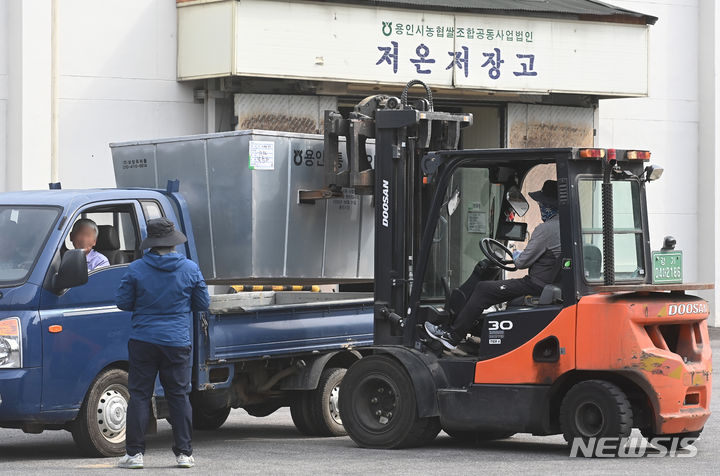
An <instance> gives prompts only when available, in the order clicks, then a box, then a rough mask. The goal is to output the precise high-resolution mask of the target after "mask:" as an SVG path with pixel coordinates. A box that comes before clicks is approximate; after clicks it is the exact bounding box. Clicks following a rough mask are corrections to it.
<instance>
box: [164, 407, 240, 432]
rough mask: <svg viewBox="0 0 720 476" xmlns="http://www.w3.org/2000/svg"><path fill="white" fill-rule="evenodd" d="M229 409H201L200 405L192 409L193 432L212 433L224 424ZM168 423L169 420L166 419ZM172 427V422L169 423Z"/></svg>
mask: <svg viewBox="0 0 720 476" xmlns="http://www.w3.org/2000/svg"><path fill="white" fill-rule="evenodd" d="M230 410H231V408H230V407H226V408H203V407H202V406H200V405H197V406H195V405H193V407H192V426H193V429H195V430H200V431H212V430H217V429H218V428H220V427H221V426H223V424H224V423H225V420H227V418H228V415H230ZM168 421H170V419H168ZM170 424H171V425H172V422H170Z"/></svg>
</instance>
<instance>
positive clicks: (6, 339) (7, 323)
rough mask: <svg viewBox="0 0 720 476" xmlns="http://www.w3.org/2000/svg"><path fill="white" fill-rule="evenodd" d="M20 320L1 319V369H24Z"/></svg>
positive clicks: (12, 318) (14, 318) (13, 318)
mask: <svg viewBox="0 0 720 476" xmlns="http://www.w3.org/2000/svg"><path fill="white" fill-rule="evenodd" d="M21 342H22V335H21V331H20V319H18V318H17V317H9V318H7V319H0V369H17V368H20V367H22V345H21Z"/></svg>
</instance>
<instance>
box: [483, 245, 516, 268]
mask: <svg viewBox="0 0 720 476" xmlns="http://www.w3.org/2000/svg"><path fill="white" fill-rule="evenodd" d="M480 250H481V251H482V252H483V254H484V255H485V257H487V259H489V260H490V261H491V262H492V263H493V264H494V265H496V266H498V267H499V268H502V269H504V270H505V271H517V266H515V261H514V260H513V259H512V251H510V250H509V249H508V248H507V246H505V245H503V244H502V243H500V242H499V241H498V240H494V239H492V238H483V239H482V240H480ZM496 251H502V252H503V255H502V256H509V257H510V259H503V258H502V257H501V256H500V255H498V253H496Z"/></svg>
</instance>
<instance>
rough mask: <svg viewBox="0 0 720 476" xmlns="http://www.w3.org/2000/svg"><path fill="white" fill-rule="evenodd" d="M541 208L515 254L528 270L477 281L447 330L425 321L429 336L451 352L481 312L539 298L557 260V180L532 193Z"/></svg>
mask: <svg viewBox="0 0 720 476" xmlns="http://www.w3.org/2000/svg"><path fill="white" fill-rule="evenodd" d="M530 197H532V198H533V199H534V200H535V201H536V202H538V205H539V207H540V213H541V217H542V221H543V223H541V224H539V225H538V226H537V227H536V228H535V231H534V232H533V234H532V237H531V238H530V241H529V242H528V244H527V246H526V247H525V250H524V251H514V252H513V260H514V261H515V266H517V268H518V269H525V268H530V270H529V271H528V275H527V276H525V277H524V278H520V279H505V280H501V281H480V282H479V283H478V284H477V285H476V286H475V289H474V291H473V293H472V295H471V296H470V298H469V299H468V301H467V303H466V304H465V306H464V307H463V308H462V310H461V311H460V313H459V314H458V315H457V317H456V318H455V319H454V321H453V322H452V324H451V325H450V327H449V328H446V327H444V326H442V325H435V324H432V323H430V322H425V330H426V331H427V333H428V336H429V337H431V338H432V339H435V340H437V341H439V342H441V343H442V344H443V345H444V346H445V347H446V348H447V349H449V350H453V349H455V347H456V346H457V344H459V343H460V341H462V340H463V339H464V338H465V337H466V336H467V333H468V332H469V331H470V329H471V328H472V327H473V325H474V324H475V321H476V320H477V319H478V317H479V316H480V315H481V314H482V312H483V310H485V309H486V308H488V307H490V306H492V305H493V304H499V303H502V302H505V301H509V300H511V299H514V298H516V297H520V296H525V295H534V296H536V295H539V294H540V293H541V292H542V289H543V287H544V286H545V285H546V284H551V283H552V282H553V281H555V276H556V275H557V270H558V266H557V264H558V262H559V259H560V220H559V218H558V199H557V181H555V180H547V181H545V183H544V184H543V186H542V190H538V191H537V192H531V193H530Z"/></svg>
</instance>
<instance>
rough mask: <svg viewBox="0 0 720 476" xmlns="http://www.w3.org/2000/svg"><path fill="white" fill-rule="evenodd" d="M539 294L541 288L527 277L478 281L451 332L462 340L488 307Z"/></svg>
mask: <svg viewBox="0 0 720 476" xmlns="http://www.w3.org/2000/svg"><path fill="white" fill-rule="evenodd" d="M541 292H542V287H540V286H539V285H538V284H535V283H534V282H533V281H531V280H530V278H529V277H528V276H525V277H524V278H520V279H505V280H502V281H480V282H479V283H477V285H476V286H475V289H474V290H473V293H472V295H471V296H470V299H468V300H467V303H465V307H463V308H462V310H461V311H460V313H459V314H458V315H457V317H456V318H455V320H454V321H453V323H452V327H451V332H452V333H453V334H454V335H455V336H456V337H457V338H458V339H464V338H465V335H466V334H467V333H468V332H469V331H470V329H471V328H472V326H473V324H475V321H476V320H477V319H479V318H480V317H482V312H483V311H484V310H485V309H487V308H488V307H490V306H492V305H493V304H498V303H501V302H505V301H510V300H511V299H515V298H516V297H520V296H525V295H532V296H538V295H540V293H541Z"/></svg>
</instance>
